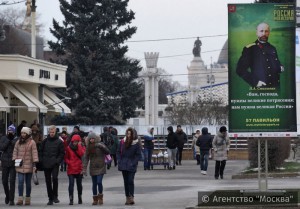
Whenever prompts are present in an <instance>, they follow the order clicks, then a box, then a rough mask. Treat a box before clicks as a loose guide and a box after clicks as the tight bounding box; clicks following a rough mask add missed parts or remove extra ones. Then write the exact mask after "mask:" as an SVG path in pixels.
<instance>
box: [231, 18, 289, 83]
mask: <svg viewBox="0 0 300 209" xmlns="http://www.w3.org/2000/svg"><path fill="white" fill-rule="evenodd" d="M256 35H257V38H258V39H257V40H256V41H255V42H254V43H252V44H249V45H247V46H246V47H244V49H243V52H242V56H241V57H240V59H239V61H238V64H237V68H236V73H237V74H238V75H239V76H240V77H241V78H243V79H244V80H245V81H246V82H247V83H248V84H249V85H250V86H252V87H257V88H275V87H279V86H280V73H282V72H283V71H284V68H283V66H282V65H281V63H280V61H279V58H278V55H277V50H276V48H275V47H274V46H273V45H271V44H270V43H269V42H268V38H269V35H270V26H269V25H268V24H267V23H260V24H259V25H258V26H257V30H256Z"/></svg>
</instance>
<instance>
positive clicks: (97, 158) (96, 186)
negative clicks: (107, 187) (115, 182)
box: [83, 132, 109, 205]
mask: <svg viewBox="0 0 300 209" xmlns="http://www.w3.org/2000/svg"><path fill="white" fill-rule="evenodd" d="M85 144H86V152H85V155H84V159H85V160H84V163H83V173H84V175H87V166H88V164H89V163H90V175H91V177H92V183H93V186H92V191H93V203H92V205H97V204H99V205H103V184H102V181H103V177H104V174H106V165H105V155H108V154H109V149H108V148H107V147H106V146H105V144H104V143H103V142H101V139H100V137H98V136H97V135H96V134H95V133H94V132H90V133H89V134H88V136H87V138H86V143H85Z"/></svg>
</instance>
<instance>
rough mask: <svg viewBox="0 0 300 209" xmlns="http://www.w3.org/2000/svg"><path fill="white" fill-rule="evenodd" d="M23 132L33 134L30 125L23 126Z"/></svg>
mask: <svg viewBox="0 0 300 209" xmlns="http://www.w3.org/2000/svg"><path fill="white" fill-rule="evenodd" d="M21 133H26V134H27V135H30V134H31V129H30V128H28V127H23V128H22V130H21Z"/></svg>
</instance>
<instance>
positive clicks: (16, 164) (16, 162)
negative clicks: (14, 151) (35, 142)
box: [15, 159, 23, 167]
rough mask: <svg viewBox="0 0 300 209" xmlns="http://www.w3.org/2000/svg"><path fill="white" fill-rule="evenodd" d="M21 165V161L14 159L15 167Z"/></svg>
mask: <svg viewBox="0 0 300 209" xmlns="http://www.w3.org/2000/svg"><path fill="white" fill-rule="evenodd" d="M22 165H23V159H15V167H21V166H22Z"/></svg>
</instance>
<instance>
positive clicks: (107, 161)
mask: <svg viewBox="0 0 300 209" xmlns="http://www.w3.org/2000/svg"><path fill="white" fill-rule="evenodd" d="M111 161H112V159H111V156H110V154H108V155H105V163H106V164H110V163H111Z"/></svg>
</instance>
